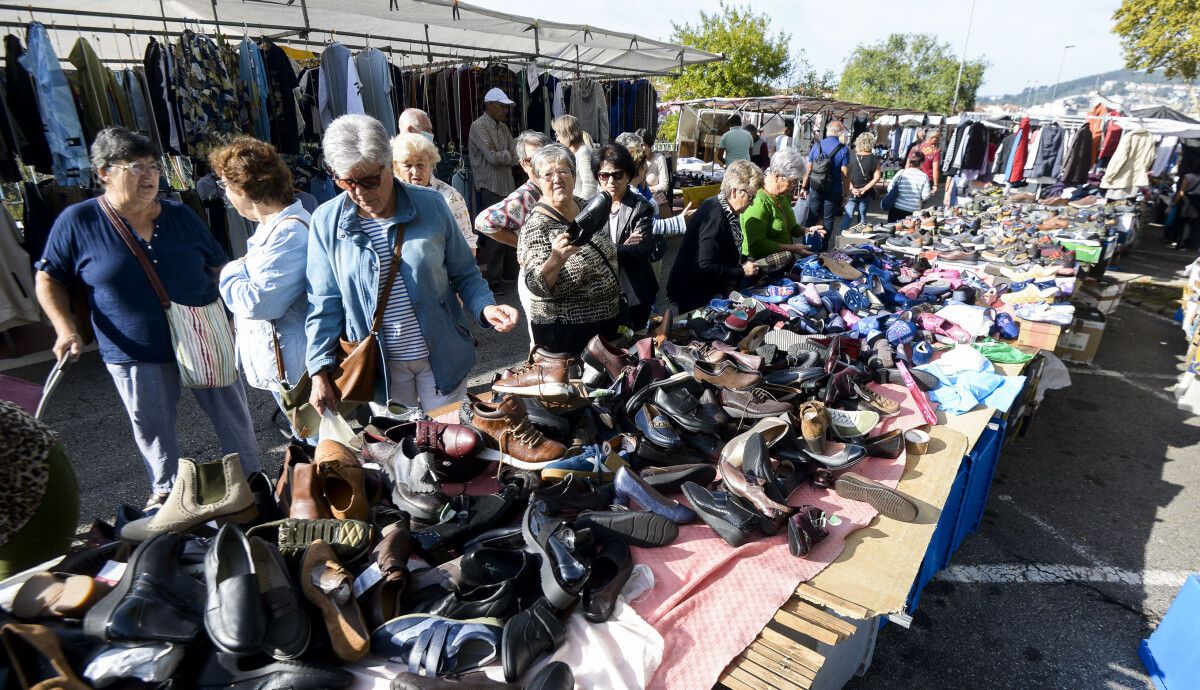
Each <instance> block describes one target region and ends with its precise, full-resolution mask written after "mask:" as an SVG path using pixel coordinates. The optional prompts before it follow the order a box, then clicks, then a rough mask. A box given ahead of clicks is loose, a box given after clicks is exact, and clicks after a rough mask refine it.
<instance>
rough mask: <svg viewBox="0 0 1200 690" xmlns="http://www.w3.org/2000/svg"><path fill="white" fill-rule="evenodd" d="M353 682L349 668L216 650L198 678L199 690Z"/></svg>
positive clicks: (307, 689)
mask: <svg viewBox="0 0 1200 690" xmlns="http://www.w3.org/2000/svg"><path fill="white" fill-rule="evenodd" d="M352 682H354V676H353V674H351V673H350V672H349V671H343V670H342V669H340V668H334V667H332V666H325V665H323V664H313V663H309V662H307V661H271V662H268V663H266V664H264V663H263V662H262V658H261V657H245V658H239V657H235V656H230V655H228V654H222V653H221V652H213V654H212V655H211V656H210V657H209V658H208V660H207V661H205V663H204V666H203V667H202V668H201V669H200V674H199V676H198V677H196V678H195V683H196V685H195V687H196V688H197V690H218V688H220V689H222V690H225V689H230V690H276V689H277V688H288V689H289V690H335V689H338V688H348V687H350V684H351V683H352Z"/></svg>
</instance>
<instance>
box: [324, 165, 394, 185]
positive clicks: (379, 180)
mask: <svg viewBox="0 0 1200 690" xmlns="http://www.w3.org/2000/svg"><path fill="white" fill-rule="evenodd" d="M333 182H334V184H336V185H337V186H338V187H341V188H342V189H344V190H346V191H350V188H351V187H361V188H362V189H379V185H381V184H383V168H380V169H379V172H377V173H375V174H374V175H364V176H363V177H334V178H333Z"/></svg>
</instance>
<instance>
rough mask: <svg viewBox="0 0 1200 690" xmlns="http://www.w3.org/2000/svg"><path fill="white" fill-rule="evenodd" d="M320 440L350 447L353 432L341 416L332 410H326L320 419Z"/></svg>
mask: <svg viewBox="0 0 1200 690" xmlns="http://www.w3.org/2000/svg"><path fill="white" fill-rule="evenodd" d="M320 433H321V440H322V441H325V440H333V441H337V442H338V443H343V444H346V445H350V442H351V441H353V440H354V431H352V430H351V429H350V425H349V424H348V423H346V420H345V419H344V418H342V416H341V415H340V414H338V413H336V412H334V411H332V410H326V411H325V414H324V415H323V416H322V417H321V432H320Z"/></svg>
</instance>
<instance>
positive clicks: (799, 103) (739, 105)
mask: <svg viewBox="0 0 1200 690" xmlns="http://www.w3.org/2000/svg"><path fill="white" fill-rule="evenodd" d="M683 106H688V107H690V108H692V109H694V110H703V109H708V110H737V111H739V112H755V113H783V112H789V111H790V112H805V113H818V112H826V111H829V112H833V113H837V114H838V115H839V117H840V116H842V115H846V114H848V113H866V114H868V115H871V116H879V115H924V114H925V113H924V112H923V111H920V110H912V109H909V108H884V107H880V106H875V105H863V104H862V103H852V102H850V101H839V100H836V99H831V98H819V97H816V96H798V95H783V96H754V97H747V98H694V99H690V100H686V101H668V102H666V103H660V104H659V106H658V107H659V108H660V109H661V108H681V107H683Z"/></svg>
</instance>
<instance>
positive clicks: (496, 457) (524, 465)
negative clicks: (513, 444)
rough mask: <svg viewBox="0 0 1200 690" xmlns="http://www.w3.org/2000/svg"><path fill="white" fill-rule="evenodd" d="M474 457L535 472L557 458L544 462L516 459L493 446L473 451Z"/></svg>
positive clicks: (556, 460)
mask: <svg viewBox="0 0 1200 690" xmlns="http://www.w3.org/2000/svg"><path fill="white" fill-rule="evenodd" d="M475 457H476V458H478V459H480V460H487V461H490V462H498V463H500V464H502V465H508V466H510V467H515V468H517V469H519V470H534V471H537V472H540V471H542V470H543V469H545V468H546V466H547V465H549V464H550V463H552V462H558V460H559V458H555V459H554V460H546V461H545V462H526V461H524V460H518V459H517V458H514V457H513V456H511V455H505V454H504V453H501V452H500V451H498V450H495V449H493V448H481V449H479V451H478V452H477V453H475Z"/></svg>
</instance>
